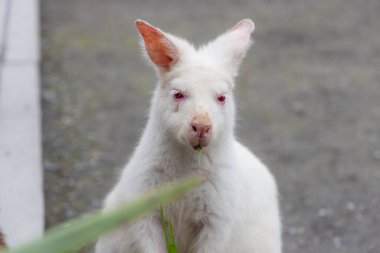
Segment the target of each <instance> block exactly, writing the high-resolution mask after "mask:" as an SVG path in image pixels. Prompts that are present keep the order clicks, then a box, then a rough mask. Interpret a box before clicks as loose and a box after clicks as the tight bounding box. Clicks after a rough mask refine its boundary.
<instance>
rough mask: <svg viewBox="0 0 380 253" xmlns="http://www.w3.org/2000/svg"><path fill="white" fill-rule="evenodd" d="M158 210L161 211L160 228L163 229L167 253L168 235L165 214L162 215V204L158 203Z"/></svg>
mask: <svg viewBox="0 0 380 253" xmlns="http://www.w3.org/2000/svg"><path fill="white" fill-rule="evenodd" d="M160 212H161V224H162V230H163V231H164V234H165V241H166V248H167V249H168V253H169V236H168V230H167V228H166V220H165V215H164V210H163V208H162V204H160Z"/></svg>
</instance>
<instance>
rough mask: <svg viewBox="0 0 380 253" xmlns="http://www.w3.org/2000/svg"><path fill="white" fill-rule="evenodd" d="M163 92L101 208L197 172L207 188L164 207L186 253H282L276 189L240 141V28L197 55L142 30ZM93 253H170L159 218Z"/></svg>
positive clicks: (182, 43)
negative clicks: (202, 174)
mask: <svg viewBox="0 0 380 253" xmlns="http://www.w3.org/2000/svg"><path fill="white" fill-rule="evenodd" d="M136 26H137V29H138V30H139V32H140V34H141V36H142V41H143V43H142V44H143V48H145V50H144V51H146V53H147V56H148V58H149V59H150V60H151V62H152V63H153V66H154V67H155V69H156V71H157V74H158V77H159V82H158V84H157V86H156V89H155V92H154V95H153V99H152V104H151V108H150V114H149V120H148V122H147V125H146V127H145V130H144V133H143V135H142V138H141V140H140V142H139V144H138V146H137V148H136V150H135V152H134V154H133V156H132V158H131V159H130V161H129V163H128V164H127V166H126V167H125V168H124V171H123V173H122V175H121V178H120V180H119V182H118V183H117V185H116V186H115V187H114V189H113V190H112V191H111V192H110V193H109V195H108V196H107V198H106V200H105V208H111V207H113V206H117V205H119V204H120V203H124V202H128V201H129V200H130V199H132V198H134V197H135V196H136V195H138V194H140V193H142V192H145V191H147V190H148V189H150V188H152V187H155V186H157V185H160V184H163V183H165V182H168V181H172V180H175V179H178V178H182V177H185V176H188V175H191V174H194V173H197V172H199V168H198V161H197V152H195V151H194V149H197V148H202V152H201V163H200V164H201V168H200V170H201V171H203V172H206V173H207V174H208V175H209V179H208V180H207V181H206V182H204V183H203V184H202V185H201V186H199V187H198V188H196V189H195V190H193V191H191V192H190V193H188V194H187V195H186V196H185V197H182V198H181V199H180V200H177V201H175V202H173V203H171V204H170V205H169V206H167V207H166V210H165V212H166V214H167V215H168V216H169V217H170V219H171V221H172V223H173V230H174V236H175V240H176V244H177V247H178V250H179V252H180V253H186V252H189V253H233V252H239V253H279V252H281V231H280V230H281V229H280V218H279V207H278V200H277V188H276V183H275V181H274V179H273V177H272V175H271V174H270V172H269V171H268V170H267V168H266V167H265V166H264V165H263V164H262V163H261V162H260V161H259V160H258V159H257V158H256V157H255V156H254V155H253V154H252V153H251V152H250V151H249V150H248V149H247V148H246V147H244V146H243V145H242V144H240V143H239V142H237V141H236V140H235V137H234V122H235V104H234V98H233V94H232V91H233V88H234V86H235V84H234V77H235V76H236V75H237V71H238V67H239V64H240V62H241V60H242V58H243V57H244V56H245V54H246V51H247V50H248V48H249V47H250V45H251V33H252V32H253V30H254V23H253V22H252V21H251V20H250V19H244V20H242V21H240V22H239V23H237V24H236V25H235V26H234V27H232V28H231V29H230V30H228V31H227V32H225V33H224V34H222V35H220V36H219V37H218V38H216V39H215V40H214V41H211V42H210V43H208V44H206V45H204V46H201V47H200V48H198V49H196V48H195V47H194V46H193V45H191V44H190V43H189V42H187V41H186V40H183V39H181V38H178V37H175V36H173V35H171V34H168V33H165V32H163V31H162V30H160V29H159V28H156V27H154V26H152V25H150V24H148V23H147V22H145V21H141V20H137V21H136ZM96 252H97V253H153V252H154V253H156V252H158V253H164V252H166V247H165V239H164V235H163V231H162V226H161V221H160V215H159V211H157V212H156V213H153V214H151V215H149V216H145V217H144V218H141V219H139V220H138V221H136V222H134V223H132V224H128V225H125V226H124V227H122V228H120V229H118V230H116V231H114V232H112V233H110V234H108V235H106V236H104V237H102V238H100V239H99V241H98V243H97V245H96Z"/></svg>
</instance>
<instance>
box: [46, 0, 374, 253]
mask: <svg viewBox="0 0 380 253" xmlns="http://www.w3.org/2000/svg"><path fill="white" fill-rule="evenodd" d="M379 13H380V1H378V0H367V1H354V0H347V1H339V0H319V1H310V0H309V1H308V0H285V1H280V0H270V1H268V0H261V1H245V0H239V1H234V2H232V1H227V0H223V1H200V0H195V1H187V2H184V3H180V2H179V1H174V0H163V1H153V0H151V1H146V0H144V1H134V2H133V3H128V2H127V1H121V0H120V1H105V0H104V1H100V0H96V1H95V0H92V1H90V0H88V1H84V0H82V1H60V0H42V11H41V15H42V18H41V19H42V21H41V22H42V38H43V39H42V53H43V55H42V56H43V58H42V60H43V61H42V108H43V145H44V172H45V195H46V208H47V223H48V226H52V225H54V224H57V223H59V222H62V221H64V220H67V219H70V218H73V217H77V216H80V215H81V214H83V213H85V212H87V211H90V210H94V209H96V208H99V206H100V204H101V200H102V199H103V197H104V195H105V194H106V192H107V191H109V189H110V188H111V187H112V185H113V184H114V182H115V180H116V178H117V175H118V174H119V172H120V169H121V168H122V166H123V165H124V164H125V162H126V161H128V156H129V155H130V154H131V152H132V151H133V148H134V145H135V143H136V142H137V140H138V138H139V135H140V134H141V132H142V128H143V126H144V123H145V122H146V117H147V110H148V106H149V98H150V94H151V91H152V88H153V87H154V85H155V75H154V72H153V71H152V70H151V69H150V67H149V66H148V65H147V64H146V63H145V62H144V60H143V58H142V57H141V56H140V50H139V45H138V36H137V33H136V30H135V28H134V20H135V19H137V18H143V19H146V20H148V21H149V22H151V23H152V24H155V25H157V26H159V27H161V28H162V29H164V30H166V31H169V32H171V33H173V34H177V35H180V36H183V37H185V38H187V39H189V40H190V41H193V42H194V43H195V44H197V45H199V44H201V43H202V42H206V41H207V40H210V39H211V38H213V37H215V36H217V35H218V34H219V33H221V32H223V31H225V29H226V28H228V27H230V26H232V25H233V24H235V23H236V22H237V21H239V20H240V19H242V18H246V17H249V18H252V19H253V20H254V21H255V24H256V31H255V34H254V38H255V44H254V45H253V47H252V49H251V51H250V52H249V54H248V56H247V58H246V60H245V62H244V64H243V65H242V68H241V72H240V73H241V74H240V76H239V78H238V79H237V83H238V85H237V89H236V97H237V102H238V112H239V117H238V130H237V132H238V137H239V139H240V140H242V142H243V143H244V144H246V145H247V146H249V147H250V148H251V149H252V150H254V151H255V152H256V154H257V155H258V156H259V157H260V158H261V159H263V160H264V161H265V163H266V164H268V166H269V167H270V168H271V171H272V172H273V173H274V175H275V177H276V179H277V181H278V184H279V189H280V194H281V206H282V216H283V224H284V229H283V230H284V233H283V238H284V252H287V253H290V252H292V253H298V252H299V253H301V252H308V253H328V252H329V253H330V252H333V253H342V252H347V253H365V252H367V253H379V252H380V15H379Z"/></svg>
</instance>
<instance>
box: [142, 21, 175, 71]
mask: <svg viewBox="0 0 380 253" xmlns="http://www.w3.org/2000/svg"><path fill="white" fill-rule="evenodd" d="M136 27H137V29H138V30H139V32H140V34H141V36H142V38H143V40H144V44H145V48H146V51H147V53H148V55H149V57H150V59H151V60H152V62H153V63H154V64H156V65H157V66H158V67H160V68H162V69H164V70H166V71H168V70H170V68H171V66H173V64H175V63H176V62H177V61H178V50H177V48H176V47H175V45H174V44H173V42H171V41H170V40H169V38H168V37H167V36H166V35H165V34H164V33H163V32H162V31H161V30H160V29H158V28H156V27H154V26H152V25H150V24H149V23H147V22H145V21H142V20H136Z"/></svg>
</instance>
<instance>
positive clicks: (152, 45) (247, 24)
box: [136, 19, 254, 148]
mask: <svg viewBox="0 0 380 253" xmlns="http://www.w3.org/2000/svg"><path fill="white" fill-rule="evenodd" d="M136 27H137V29H138V31H139V32H140V34H141V37H142V47H143V48H144V49H145V50H144V52H146V56H147V58H148V59H149V60H150V61H151V63H153V66H154V68H155V70H156V71H157V74H158V77H159V83H158V85H157V88H156V91H155V94H154V97H153V102H152V112H151V117H152V116H153V117H156V118H157V119H158V125H157V126H156V127H157V131H163V132H164V133H165V135H166V136H167V138H168V139H173V140H175V141H177V142H179V143H182V144H183V145H187V146H189V147H191V148H199V147H206V146H211V145H212V144H216V143H218V142H220V141H221V140H223V139H225V138H230V137H232V136H233V129H234V121H235V105H234V98H233V94H232V91H233V88H234V86H235V84H234V77H235V76H236V75H237V71H238V67H239V64H240V62H241V60H242V59H243V58H244V56H245V54H246V52H247V50H248V48H249V47H250V45H251V43H252V42H251V34H252V32H253V30H254V23H253V22H252V20H250V19H244V20H242V21H240V22H238V23H237V24H236V25H235V26H233V27H232V28H231V29H229V30H227V31H226V32H225V33H223V34H222V35H220V36H219V37H217V38H216V39H215V40H213V41H211V42H209V43H207V44H205V45H203V46H201V47H199V48H195V47H194V46H193V45H191V44H190V43H189V42H187V41H186V40H184V39H181V38H178V37H176V36H173V35H171V34H168V33H165V32H163V31H162V30H160V29H159V28H157V27H154V26H152V25H150V24H149V23H147V22H145V21H142V20H137V21H136Z"/></svg>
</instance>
